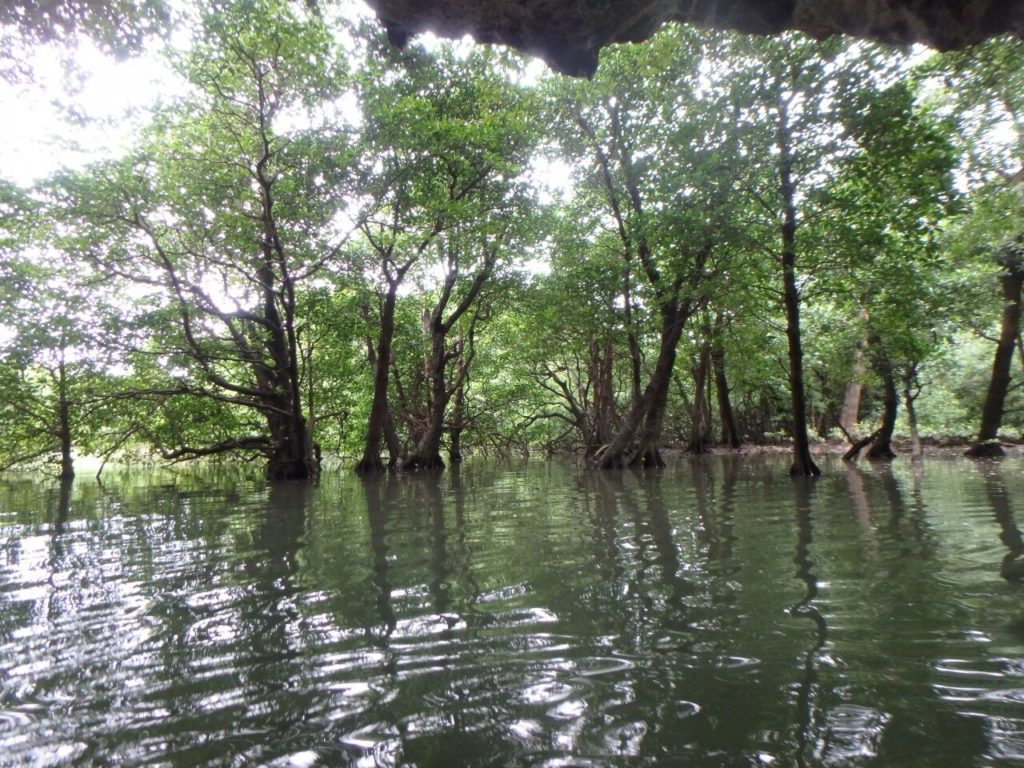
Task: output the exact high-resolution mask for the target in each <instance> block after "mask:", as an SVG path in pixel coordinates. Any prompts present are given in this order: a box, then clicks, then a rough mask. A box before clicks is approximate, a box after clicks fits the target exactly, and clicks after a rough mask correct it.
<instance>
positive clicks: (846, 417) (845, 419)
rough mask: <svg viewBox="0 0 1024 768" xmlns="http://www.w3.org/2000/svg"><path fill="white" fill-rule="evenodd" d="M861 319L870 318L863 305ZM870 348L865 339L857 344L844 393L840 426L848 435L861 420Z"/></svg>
mask: <svg viewBox="0 0 1024 768" xmlns="http://www.w3.org/2000/svg"><path fill="white" fill-rule="evenodd" d="M858 315H859V317H860V320H861V321H862V322H866V321H867V320H868V313H867V311H866V310H865V309H864V308H863V307H861V308H860V311H859V312H858ZM867 348H868V341H867V339H864V340H863V341H861V342H860V343H859V344H857V351H856V352H855V353H854V359H853V376H852V377H851V379H850V381H849V382H847V384H846V392H845V393H844V395H843V408H842V410H841V411H840V412H839V426H840V427H842V429H843V431H844V432H845V433H846V434H847V435H852V434H853V431H854V428H855V427H856V426H857V422H858V421H860V400H861V396H862V395H863V394H864V374H865V373H866V371H867V365H866V364H865V361H864V354H865V350H867Z"/></svg>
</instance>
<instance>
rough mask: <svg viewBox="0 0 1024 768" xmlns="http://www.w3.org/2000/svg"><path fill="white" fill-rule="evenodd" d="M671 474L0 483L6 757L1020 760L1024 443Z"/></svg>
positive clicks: (510, 470)
mask: <svg viewBox="0 0 1024 768" xmlns="http://www.w3.org/2000/svg"><path fill="white" fill-rule="evenodd" d="M672 462H673V463H672V466H671V467H670V468H669V469H667V470H665V471H662V472H656V473H646V474H640V473H636V474H635V473H631V472H624V473H622V472H592V471H588V470H586V469H584V468H583V467H581V466H578V465H575V464H572V463H569V462H563V463H559V462H551V463H548V462H541V461H530V462H521V463H514V464H490V463H485V462H468V463H467V464H466V465H464V466H463V467H461V468H457V469H455V470H452V471H448V472H445V473H444V474H441V475H429V476H401V477H390V478H381V479H377V480H370V481H364V480H360V479H359V478H357V477H355V476H353V475H352V474H351V473H349V472H347V471H340V470H339V471H337V472H329V473H327V475H326V476H325V477H324V478H323V479H322V480H321V481H320V482H319V483H318V484H316V485H300V484H294V485H276V486H272V485H268V484H267V483H265V482H263V481H262V480H261V479H259V478H258V477H256V476H253V475H248V474H245V473H244V472H242V471H241V470H229V469H228V470H221V471H219V472H203V473H199V472H196V473H179V474H171V473H168V472H157V473H143V472H134V473H123V474H116V475H111V476H109V477H105V480H104V482H103V484H102V485H101V484H98V483H97V482H96V481H95V480H93V479H92V478H81V479H79V480H76V481H75V482H74V484H73V485H71V486H70V487H67V486H65V487H61V486H59V485H57V484H55V483H54V482H52V481H46V480H45V479H43V478H39V477H32V478H29V477H18V476H8V477H7V478H5V479H3V480H0V765H2V766H8V765H10V766H20V765H32V766H36V765H38V766H51V765H82V766H92V765H102V766H106V765H118V766H142V765H147V766H149V765H153V766H158V765H159V766H162V765H169V766H249V765H268V766H367V767H368V766H418V767H419V768H427V767H428V766H445V767H447V766H698V767H701V766H907V767H910V766H950V767H955V768H969V767H970V766H999V765H1011V764H1021V763H1024V587H1022V586H1021V583H1019V581H1018V577H1019V578H1020V579H1024V565H1018V563H1017V557H1018V556H1019V555H1020V554H1021V553H1022V552H1024V542H1022V539H1021V535H1020V532H1019V530H1018V528H1017V522H1016V521H1015V519H1014V513H1015V511H1019V512H1020V514H1021V515H1024V461H1022V460H1020V459H1007V460H1004V461H1002V462H991V463H985V462H980V463H979V462H970V461H967V460H965V459H958V458H928V459H926V460H925V462H924V464H923V465H921V466H918V467H914V466H913V465H912V464H911V463H910V462H909V460H906V459H900V460H898V461H897V462H895V463H894V464H893V465H891V466H889V465H874V466H872V465H867V464H865V465H862V466H860V467H846V466H844V465H843V464H842V463H841V462H839V461H826V462H825V465H824V469H825V471H826V474H825V476H823V477H822V478H820V479H818V480H816V481H793V480H790V479H789V478H788V477H787V476H786V468H787V461H786V459H785V458H782V457H779V458H773V457H757V456H751V457H732V456H725V457H710V458H706V459H688V458H686V457H676V458H673V460H672ZM1022 559H1024V558H1022Z"/></svg>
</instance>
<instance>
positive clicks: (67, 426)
mask: <svg viewBox="0 0 1024 768" xmlns="http://www.w3.org/2000/svg"><path fill="white" fill-rule="evenodd" d="M57 390H58V391H57V430H58V432H59V438H60V477H61V479H62V480H70V479H71V478H73V477H74V476H75V462H74V457H73V456H72V455H71V403H70V401H69V398H68V378H67V367H66V365H65V363H64V355H63V352H62V353H61V360H60V363H59V364H58V366H57Z"/></svg>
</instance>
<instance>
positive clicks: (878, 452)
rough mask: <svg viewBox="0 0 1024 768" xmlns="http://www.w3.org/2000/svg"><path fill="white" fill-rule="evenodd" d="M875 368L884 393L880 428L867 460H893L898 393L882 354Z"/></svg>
mask: <svg viewBox="0 0 1024 768" xmlns="http://www.w3.org/2000/svg"><path fill="white" fill-rule="evenodd" d="M875 367H876V368H877V369H878V372H879V373H880V374H881V376H882V388H883V391H884V393H885V395H884V401H883V405H884V408H883V411H882V426H881V427H880V428H879V429H878V431H877V432H875V435H874V438H873V439H872V440H871V447H870V448H869V449H868V452H867V457H868V458H869V459H895V458H896V454H895V453H894V452H893V450H892V433H893V431H894V430H895V429H896V413H897V411H898V409H899V405H900V396H899V392H898V391H897V389H896V377H895V376H894V375H893V371H892V363H891V362H890V360H889V356H888V355H886V354H885V353H884V352H883V353H879V355H878V360H877V362H876V365H875Z"/></svg>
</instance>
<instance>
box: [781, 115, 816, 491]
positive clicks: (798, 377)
mask: <svg viewBox="0 0 1024 768" xmlns="http://www.w3.org/2000/svg"><path fill="white" fill-rule="evenodd" d="M776 144H777V146H778V149H779V182H780V187H779V188H780V191H781V193H782V200H783V221H782V283H783V303H784V305H785V309H786V339H787V341H788V344H789V390H790V396H791V403H792V432H793V464H792V466H791V467H790V469H789V474H790V475H791V476H793V477H816V476H818V475H820V474H821V470H820V469H818V465H817V464H815V463H814V460H813V459H812V458H811V444H810V436H809V435H808V432H807V396H806V393H805V391H804V353H803V345H802V341H801V337H800V292H799V290H798V288H797V284H796V226H797V221H796V187H795V185H794V183H793V156H792V136H791V135H790V127H789V114H788V102H786V101H785V100H781V101H780V103H779V129H778V135H777V137H776Z"/></svg>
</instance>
